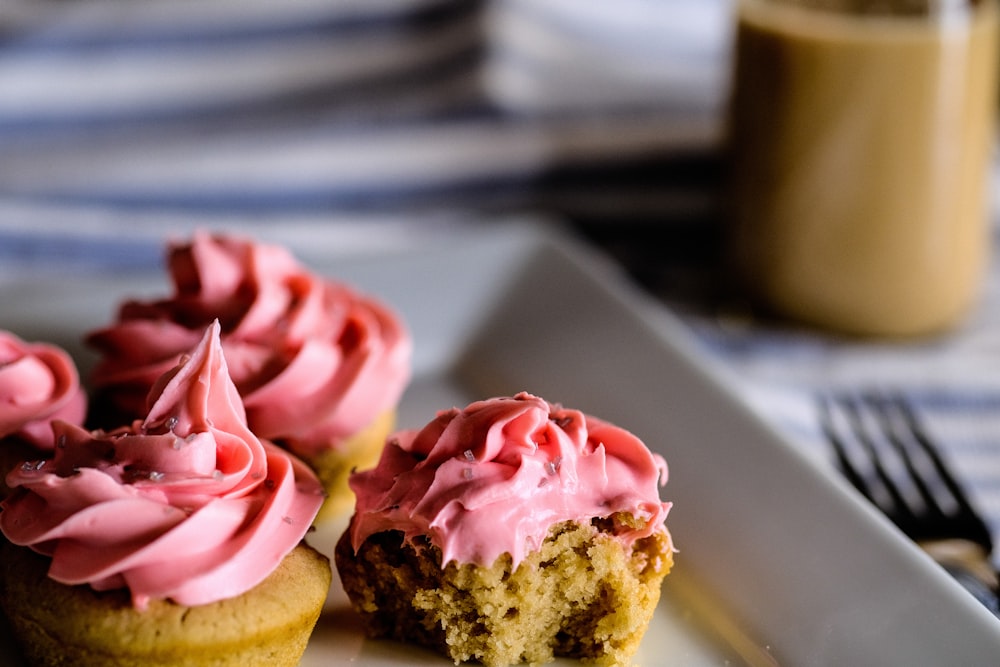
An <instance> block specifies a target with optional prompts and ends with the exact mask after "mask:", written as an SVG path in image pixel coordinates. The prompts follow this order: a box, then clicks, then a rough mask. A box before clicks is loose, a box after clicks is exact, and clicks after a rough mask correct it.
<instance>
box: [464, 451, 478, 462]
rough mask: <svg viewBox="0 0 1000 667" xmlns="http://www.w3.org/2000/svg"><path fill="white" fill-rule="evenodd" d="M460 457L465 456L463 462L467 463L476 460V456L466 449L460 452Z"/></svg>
mask: <svg viewBox="0 0 1000 667" xmlns="http://www.w3.org/2000/svg"><path fill="white" fill-rule="evenodd" d="M462 455H463V456H465V460H466V461H468V462H469V463H472V462H473V461H475V460H476V455H475V454H474V453H473V452H472V450H471V449H466V450H465V451H464V452H462Z"/></svg>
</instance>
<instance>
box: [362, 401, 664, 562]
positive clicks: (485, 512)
mask: <svg viewBox="0 0 1000 667" xmlns="http://www.w3.org/2000/svg"><path fill="white" fill-rule="evenodd" d="M666 478H667V467H666V462H665V461H664V460H663V458H662V457H661V456H659V455H658V454H653V453H651V452H650V451H649V449H647V448H646V446H645V445H644V444H643V443H642V442H641V441H640V440H639V439H638V438H636V437H635V436H634V435H632V434H630V433H628V432H627V431H625V430H623V429H621V428H618V427H616V426H613V425H611V424H609V423H607V422H604V421H602V420H599V419H596V418H594V417H590V416H588V415H585V414H583V413H581V412H579V411H576V410H567V409H564V408H562V407H560V406H557V405H551V404H549V403H548V402H546V401H545V400H544V399H541V398H538V397H536V396H532V395H530V394H527V393H520V394H518V395H516V396H514V397H512V398H493V399H489V400H485V401H479V402H476V403H472V404H471V405H469V406H468V407H466V408H465V409H464V410H459V409H451V410H448V411H444V412H441V413H439V414H438V415H437V417H436V418H435V419H434V420H433V421H431V422H430V423H429V424H427V425H426V426H425V427H424V428H422V429H420V430H419V431H418V430H410V431H401V432H399V433H398V434H396V435H395V436H394V437H392V438H390V439H389V442H388V443H387V444H386V448H385V450H384V452H383V455H382V459H381V460H380V462H379V464H378V465H377V466H376V467H375V468H374V469H372V470H368V471H362V472H358V473H355V474H354V475H352V477H351V488H352V489H353V490H354V492H355V494H356V496H357V507H356V512H355V515H354V518H353V520H352V524H351V539H352V543H353V546H354V548H355V549H358V548H359V547H360V545H361V544H362V543H363V542H364V540H365V539H367V537H369V536H370V535H372V534H374V533H378V532H382V531H386V530H399V531H402V532H403V533H404V536H405V539H407V540H412V539H414V538H416V537H418V536H424V535H426V536H428V537H429V538H430V540H431V542H432V543H433V544H435V545H436V546H438V547H439V548H440V549H441V551H442V557H443V560H444V562H446V563H447V562H449V561H451V560H457V561H459V562H462V563H466V562H471V563H476V564H479V565H490V564H492V563H493V561H494V560H496V558H497V557H499V556H500V555H501V554H503V553H509V554H510V555H511V557H512V558H513V561H514V565H515V566H516V565H517V564H518V563H519V562H520V561H521V559H522V558H523V557H524V555H525V553H526V552H527V551H530V550H532V549H534V548H536V547H538V546H540V545H541V543H542V541H543V540H544V539H545V537H546V535H547V533H548V530H549V528H550V527H552V526H553V525H555V524H557V523H559V522H563V521H589V520H590V519H592V518H594V517H598V518H610V519H614V518H615V515H616V514H617V513H627V514H631V515H632V516H633V517H634V518H635V519H637V521H634V522H629V525H625V524H616V525H615V527H614V532H615V534H616V535H617V536H618V537H619V538H620V539H622V540H623V541H624V542H626V543H631V542H632V541H634V540H635V539H638V538H640V537H645V536H648V535H650V534H652V533H653V532H655V531H659V530H666V528H665V526H664V520H665V518H666V515H667V512H668V510H669V508H670V505H669V503H664V502H661V501H660V498H659V485H660V484H661V483H665V482H666ZM633 524H634V525H633Z"/></svg>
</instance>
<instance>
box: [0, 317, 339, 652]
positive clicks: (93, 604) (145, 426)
mask: <svg viewBox="0 0 1000 667" xmlns="http://www.w3.org/2000/svg"><path fill="white" fill-rule="evenodd" d="M150 398H151V407H150V409H149V411H148V414H147V415H146V417H145V419H144V420H141V421H136V422H134V423H133V424H132V425H130V426H128V427H122V428H119V429H116V430H113V431H110V432H104V431H93V432H91V431H86V430H84V429H83V428H80V427H78V426H74V425H72V424H70V423H67V422H62V421H57V422H54V424H53V426H54V433H55V437H56V447H55V451H54V454H53V456H52V457H51V458H42V459H38V460H32V461H26V462H24V463H23V464H22V465H21V466H20V467H18V468H16V469H15V470H14V471H12V472H11V473H10V474H9V475H8V477H7V483H8V484H9V485H10V486H11V487H12V488H13V492H12V493H11V495H10V496H9V497H8V498H7V499H6V500H5V501H4V502H3V503H2V504H0V509H2V511H0V530H2V532H3V534H4V535H5V536H6V537H7V538H8V539H9V540H10V543H9V544H5V545H3V547H2V548H3V552H2V555H0V606H2V608H3V611H4V612H5V613H6V615H7V617H8V618H9V620H10V623H11V626H12V627H13V629H14V632H15V635H16V636H17V638H18V640H19V642H20V644H21V646H22V648H23V651H24V654H25V658H26V659H27V661H28V663H29V664H31V665H97V666H101V665H117V666H123V665H124V666H133V665H134V666H136V667H138V666H140V665H142V666H148V665H162V666H175V665H185V666H188V665H190V666H200V665H215V666H221V665H233V666H236V665H239V666H240V667H246V666H247V665H268V666H272V665H289V666H290V665H296V664H298V661H299V659H300V657H301V655H302V653H303V651H304V650H305V646H306V643H307V641H308V638H309V635H310V634H311V632H312V629H313V626H314V624H315V623H316V620H317V619H318V617H319V614H320V612H321V610H322V607H323V604H324V602H325V599H326V596H327V591H328V587H329V585H330V580H331V571H330V564H329V561H328V560H327V559H326V558H324V557H323V556H321V555H320V554H319V553H317V552H316V551H314V550H312V549H311V548H310V547H308V546H306V545H305V543H304V542H302V539H303V537H304V535H305V534H306V532H307V531H308V530H309V528H310V526H311V524H312V522H313V518H314V517H315V516H316V512H317V511H318V509H319V507H320V504H321V503H322V488H321V486H320V483H319V481H318V480H317V478H316V477H315V475H314V474H313V473H312V471H311V470H310V469H309V468H308V467H307V466H306V465H305V464H304V463H302V462H301V461H298V460H297V459H295V458H294V457H292V456H291V455H289V454H288V453H287V452H285V451H284V450H282V449H280V448H278V447H276V446H274V445H272V444H270V443H268V442H265V441H261V440H260V439H258V438H257V437H256V436H255V435H254V434H253V433H252V432H251V431H250V430H249V429H248V428H247V425H246V420H245V415H244V413H243V406H242V403H241V402H240V398H239V395H238V393H237V391H236V388H235V386H234V385H233V383H232V381H231V380H230V378H229V375H228V372H227V368H226V363H225V359H224V358H223V353H222V347H221V345H220V342H219V325H218V324H213V325H212V326H210V327H209V329H208V330H207V331H206V332H205V334H204V338H203V339H202V341H201V342H200V343H199V344H198V345H197V346H196V347H195V349H194V351H193V352H192V354H191V356H190V357H187V358H185V359H184V360H183V361H182V362H181V363H180V364H179V365H178V366H177V367H176V368H175V369H173V370H171V371H170V372H168V373H167V374H166V375H164V376H163V377H162V378H161V379H160V380H159V381H158V382H157V383H156V385H155V386H154V388H153V391H152V392H151V394H150Z"/></svg>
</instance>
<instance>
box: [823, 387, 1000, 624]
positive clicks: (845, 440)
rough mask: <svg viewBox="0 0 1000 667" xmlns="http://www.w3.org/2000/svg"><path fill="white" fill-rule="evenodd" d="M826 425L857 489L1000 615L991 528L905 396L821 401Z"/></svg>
mask: <svg viewBox="0 0 1000 667" xmlns="http://www.w3.org/2000/svg"><path fill="white" fill-rule="evenodd" d="M819 416H820V426H821V428H822V429H823V433H824V435H825V436H826V439H827V440H828V441H829V442H830V444H831V445H832V447H833V451H834V454H835V456H836V459H837V463H838V465H839V466H840V468H841V470H842V471H843V473H844V475H845V476H846V477H847V479H848V480H849V481H850V482H851V484H852V485H854V487H855V488H856V489H857V490H858V491H860V492H861V493H862V494H863V495H864V496H865V497H866V498H868V500H869V501H871V502H872V503H873V504H874V505H875V506H876V507H878V508H879V509H880V510H881V511H882V512H883V513H884V514H885V515H886V516H887V517H888V518H889V519H890V520H891V521H892V522H893V523H895V524H896V526H898V527H899V529H900V530H901V531H903V533H905V534H906V535H907V536H908V537H910V539H912V540H913V541H914V542H916V543H917V544H918V545H920V546H921V547H922V548H923V549H924V550H926V551H927V552H928V553H929V554H930V555H931V556H932V557H934V559H935V560H937V561H938V562H939V563H940V564H941V565H942V566H944V567H945V569H947V570H948V571H949V572H950V573H951V574H952V575H953V576H954V577H955V578H956V579H957V580H958V581H959V582H960V583H961V584H962V585H964V586H965V587H966V588H967V589H968V590H969V591H970V592H972V593H973V594H974V595H975V596H976V597H977V598H978V599H979V600H980V601H982V602H983V603H984V604H985V605H986V606H987V607H988V608H989V609H990V610H991V611H993V612H994V613H995V614H998V615H1000V601H998V597H997V592H998V585H997V573H996V571H995V569H994V568H993V567H992V566H991V565H990V554H991V553H992V551H993V540H992V538H991V536H990V531H989V528H988V527H987V526H986V523H985V522H984V521H983V519H982V517H981V516H980V515H979V513H978V512H977V511H976V509H975V508H974V507H973V505H972V503H971V502H970V501H969V498H968V497H967V495H966V493H965V491H964V490H963V489H962V486H961V484H960V483H959V482H958V480H957V479H956V478H955V476H954V475H953V474H952V472H951V471H950V470H949V469H948V466H947V465H946V463H945V461H944V460H943V459H942V458H941V455H940V454H939V452H938V447H937V446H936V445H935V444H934V443H933V442H932V441H931V438H930V437H929V436H928V434H927V431H926V430H925V429H924V427H923V425H922V424H921V423H920V420H919V419H918V418H917V415H916V413H915V411H914V409H913V408H912V406H910V404H909V403H908V402H907V401H906V400H905V399H904V398H903V397H902V396H901V395H899V394H881V393H874V392H863V393H857V394H854V393H850V394H848V393H840V394H833V395H824V396H821V397H820V398H819Z"/></svg>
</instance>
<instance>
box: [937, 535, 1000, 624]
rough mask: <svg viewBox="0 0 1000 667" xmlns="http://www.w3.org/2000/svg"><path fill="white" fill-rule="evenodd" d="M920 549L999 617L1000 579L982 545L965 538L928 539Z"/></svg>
mask: <svg viewBox="0 0 1000 667" xmlns="http://www.w3.org/2000/svg"><path fill="white" fill-rule="evenodd" d="M920 548H921V549H923V550H924V551H925V552H927V553H928V554H929V555H930V557H931V558H933V559H934V560H935V561H936V562H937V563H938V564H939V565H941V567H943V568H944V569H945V570H946V571H947V572H948V573H949V574H950V575H951V576H952V577H953V578H954V579H955V580H956V581H958V583H960V584H961V585H962V586H963V587H964V588H965V589H966V590H967V591H969V592H970V593H971V594H972V595H973V596H974V597H975V598H976V599H977V600H979V601H980V602H981V603H983V605H985V606H986V608H987V609H989V610H990V611H991V612H993V614H994V615H996V616H1000V578H998V575H997V571H996V569H995V568H994V567H993V564H992V563H991V562H990V558H989V554H988V553H987V552H986V550H985V549H983V547H982V546H981V545H980V544H977V543H976V542H972V541H970V540H962V539H946V540H928V541H926V542H921V543H920Z"/></svg>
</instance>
